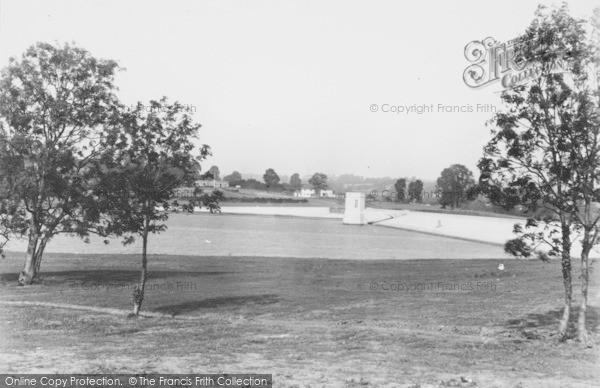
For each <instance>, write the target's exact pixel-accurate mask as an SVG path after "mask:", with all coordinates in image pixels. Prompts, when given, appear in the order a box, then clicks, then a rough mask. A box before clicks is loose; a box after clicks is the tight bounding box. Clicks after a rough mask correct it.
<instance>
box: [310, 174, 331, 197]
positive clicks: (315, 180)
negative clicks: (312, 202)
mask: <svg viewBox="0 0 600 388" xmlns="http://www.w3.org/2000/svg"><path fill="white" fill-rule="evenodd" d="M308 184H310V185H311V186H312V187H313V188H314V189H315V191H316V192H317V197H320V196H321V190H325V189H327V187H328V185H327V175H325V174H323V173H322V172H315V173H314V174H313V176H312V177H311V178H310V179H309V180H308Z"/></svg>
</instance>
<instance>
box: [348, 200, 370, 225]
mask: <svg viewBox="0 0 600 388" xmlns="http://www.w3.org/2000/svg"><path fill="white" fill-rule="evenodd" d="M366 223H367V216H366V214H365V195H364V194H363V193H346V206H345V208H344V224H346V225H366Z"/></svg>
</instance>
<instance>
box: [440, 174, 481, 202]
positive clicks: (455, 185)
mask: <svg viewBox="0 0 600 388" xmlns="http://www.w3.org/2000/svg"><path fill="white" fill-rule="evenodd" d="M436 183H437V191H438V193H439V195H440V198H439V203H440V205H442V208H443V209H445V208H446V206H448V205H450V207H451V208H452V209H454V208H455V207H456V208H459V207H460V205H461V204H462V203H464V202H466V200H467V199H469V197H470V193H471V192H472V190H473V188H474V187H475V179H474V178H473V173H472V172H471V171H470V170H469V169H468V168H466V167H465V166H463V165H462V164H453V165H451V166H450V167H448V168H445V169H443V170H442V173H441V175H440V177H439V178H438V179H437V182H436Z"/></svg>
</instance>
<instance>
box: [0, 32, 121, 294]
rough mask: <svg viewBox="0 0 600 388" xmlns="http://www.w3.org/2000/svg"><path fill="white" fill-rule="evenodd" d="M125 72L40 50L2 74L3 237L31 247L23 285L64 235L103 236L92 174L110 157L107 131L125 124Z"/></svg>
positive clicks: (53, 49) (65, 50)
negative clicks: (119, 81)
mask: <svg viewBox="0 0 600 388" xmlns="http://www.w3.org/2000/svg"><path fill="white" fill-rule="evenodd" d="M118 70H119V67H118V66H117V63H116V62H114V61H111V60H104V59H98V58H94V57H93V56H92V55H91V54H90V53H89V52H87V51H86V50H84V49H82V48H80V47H76V46H71V45H68V44H66V45H64V46H55V45H51V44H47V43H37V44H35V45H33V46H31V47H30V48H28V49H27V51H25V53H24V54H23V55H22V56H21V58H19V59H15V58H11V59H10V61H9V65H8V66H7V67H6V68H5V69H4V70H3V71H2V74H1V76H0V166H1V167H0V234H3V235H4V236H5V237H15V236H16V237H25V238H27V239H28V245H27V256H26V259H25V265H24V267H23V270H22V271H21V273H20V274H19V284H21V285H28V284H31V283H32V281H33V280H34V279H35V277H36V275H37V274H38V273H39V271H40V265H41V262H42V257H43V254H44V250H45V248H46V245H47V244H48V242H49V241H50V240H51V239H52V238H53V237H54V236H56V235H57V234H59V233H64V234H69V235H77V236H80V237H82V238H85V239H87V236H88V235H89V234H90V233H96V234H104V228H103V226H102V222H101V219H102V218H101V213H100V212H99V211H98V209H97V208H96V205H95V200H94V198H93V196H92V195H91V194H90V193H91V189H92V188H93V187H94V182H95V178H96V177H95V176H94V174H93V169H91V168H90V166H91V165H92V163H94V162H95V160H97V159H98V158H100V157H101V155H102V153H103V152H105V149H104V148H103V147H102V146H101V144H102V142H103V140H104V139H105V136H106V133H107V132H106V130H107V129H108V128H114V127H116V126H118V125H120V124H121V117H120V109H119V102H118V100H117V98H116V96H115V90H116V87H115V85H114V76H115V73H116V72H117V71H118ZM86 241H87V240H86ZM0 248H1V247H0ZM0 250H1V249H0Z"/></svg>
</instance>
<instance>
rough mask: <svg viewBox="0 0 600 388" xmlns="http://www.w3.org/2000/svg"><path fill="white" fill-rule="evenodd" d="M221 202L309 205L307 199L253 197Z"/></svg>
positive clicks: (227, 199)
mask: <svg viewBox="0 0 600 388" xmlns="http://www.w3.org/2000/svg"><path fill="white" fill-rule="evenodd" d="M191 198H193V197H181V198H177V199H178V200H189V199H191ZM221 202H256V203H308V199H306V198H266V197H252V198H239V197H238V198H227V197H225V198H224V199H223V200H221Z"/></svg>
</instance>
